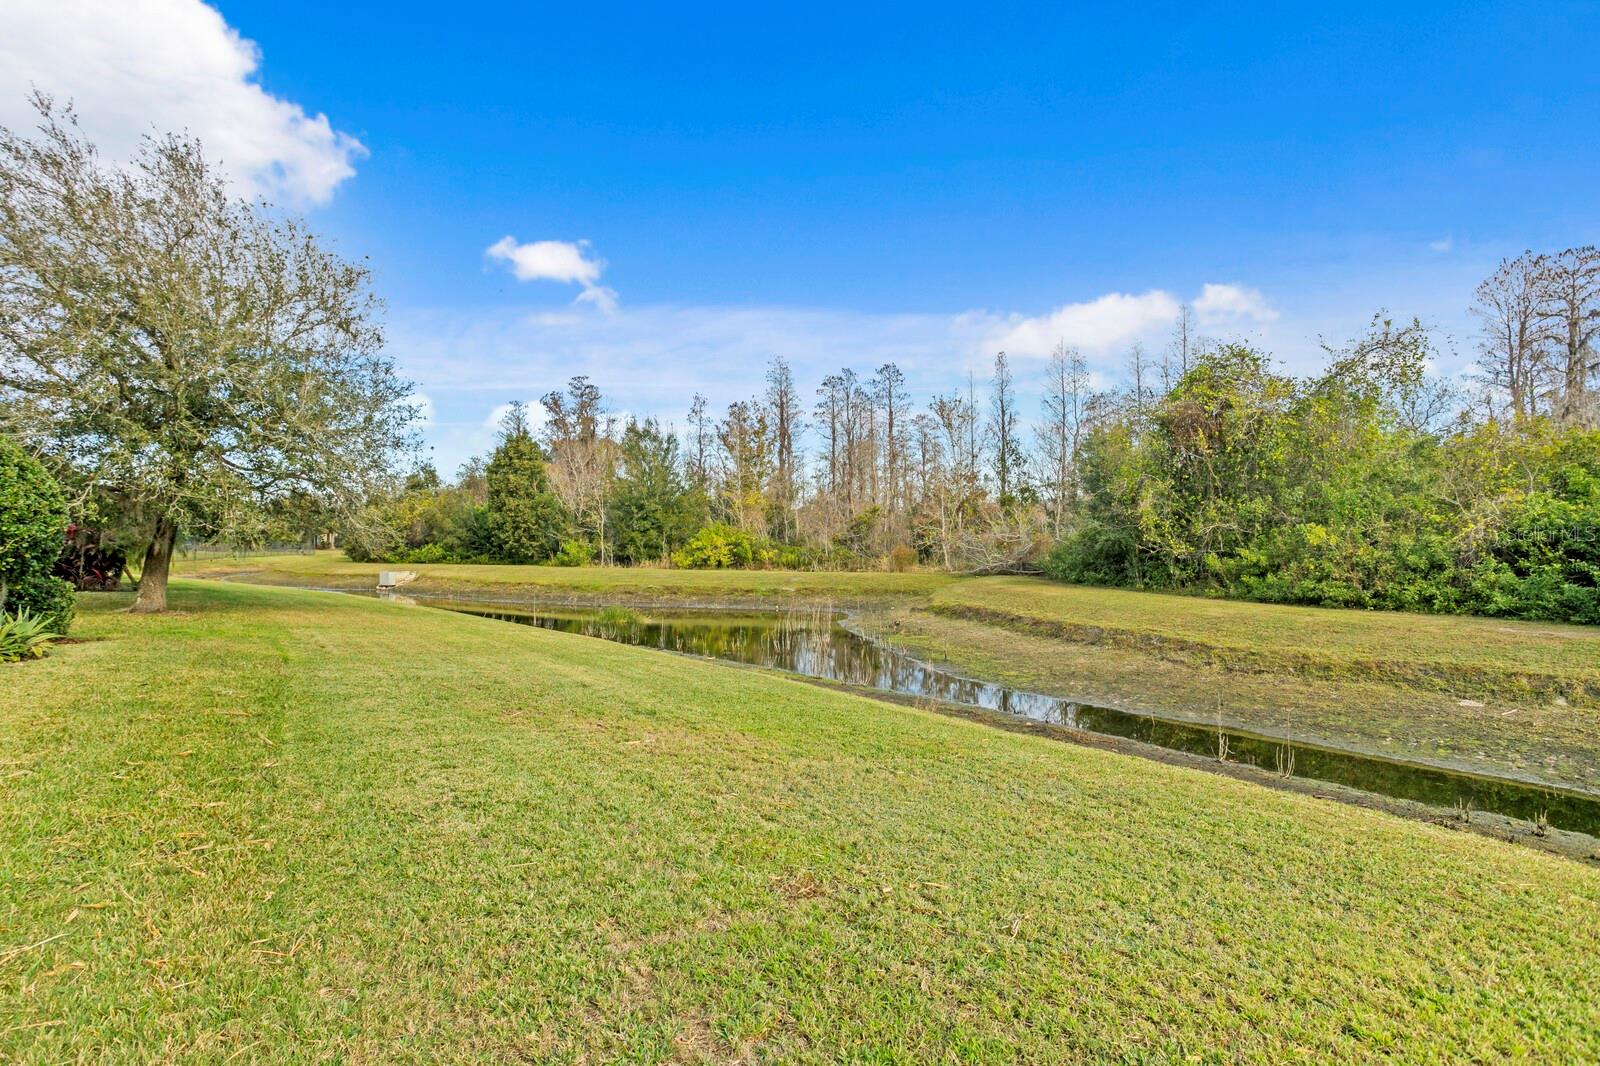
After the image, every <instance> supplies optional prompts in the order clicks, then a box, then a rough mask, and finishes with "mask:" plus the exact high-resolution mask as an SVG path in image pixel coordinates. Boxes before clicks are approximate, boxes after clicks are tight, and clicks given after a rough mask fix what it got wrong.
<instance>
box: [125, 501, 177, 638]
mask: <svg viewBox="0 0 1600 1066" xmlns="http://www.w3.org/2000/svg"><path fill="white" fill-rule="evenodd" d="M177 542H178V524H177V523H176V522H175V521H173V520H172V519H171V518H168V517H165V516H163V517H161V518H158V519H156V529H155V532H154V533H153V534H151V536H150V547H148V548H146V549H145V552H144V569H142V570H141V571H140V572H139V596H138V598H137V599H135V600H134V601H133V610H134V611H135V612H138V613H141V614H154V613H157V612H159V611H165V610H166V609H167V575H168V574H169V573H170V572H171V570H172V548H173V546H174V545H175V544H177Z"/></svg>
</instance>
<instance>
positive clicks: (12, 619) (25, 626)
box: [0, 609, 57, 663]
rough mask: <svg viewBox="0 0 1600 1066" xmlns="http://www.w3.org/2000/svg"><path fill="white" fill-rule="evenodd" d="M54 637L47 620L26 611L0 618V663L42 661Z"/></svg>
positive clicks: (54, 634)
mask: <svg viewBox="0 0 1600 1066" xmlns="http://www.w3.org/2000/svg"><path fill="white" fill-rule="evenodd" d="M56 636H57V634H56V633H55V632H53V631H52V630H51V627H50V623H49V619H47V618H45V617H44V616H43V615H38V614H35V613H33V612H32V611H29V610H27V609H23V610H20V611H18V612H17V613H16V614H13V615H8V616H6V617H0V663H14V662H20V661H21V660H23V659H42V658H44V656H45V653H46V652H47V651H48V650H49V649H50V645H51V644H52V643H53V642H54V641H55V639H56Z"/></svg>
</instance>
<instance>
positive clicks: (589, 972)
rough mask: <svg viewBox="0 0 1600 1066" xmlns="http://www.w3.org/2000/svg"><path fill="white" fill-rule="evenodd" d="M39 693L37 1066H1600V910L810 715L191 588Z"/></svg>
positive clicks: (0, 943) (1218, 787)
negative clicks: (1591, 1065) (948, 1062)
mask: <svg viewBox="0 0 1600 1066" xmlns="http://www.w3.org/2000/svg"><path fill="white" fill-rule="evenodd" d="M122 603H126V597H105V598H99V597H96V598H91V599H90V600H89V602H88V604H87V605H86V608H85V611H84V614H83V617H82V618H81V621H80V623H79V626H78V635H79V636H82V637H86V638H89V640H88V641H87V642H85V643H79V644H72V645H68V646H65V647H63V648H61V649H59V650H58V651H57V652H56V653H55V654H54V655H53V656H52V657H51V658H50V659H47V660H45V661H44V662H42V663H36V664H27V665H23V666H14V667H5V668H0V671H3V672H4V673H5V677H4V684H5V689H6V694H7V698H6V700H5V701H4V703H3V705H0V767H3V773H0V806H3V809H4V810H5V812H6V817H5V818H4V819H0V883H3V884H4V885H5V891H4V892H3V893H0V1057H17V1058H37V1059H41V1060H52V1061H54V1060H62V1059H99V1058H107V1057H111V1058H144V1059H148V1058H184V1057H189V1058H195V1059H204V1060H208V1061H211V1060H221V1059H224V1058H227V1057H228V1056H230V1055H233V1054H236V1053H238V1054H239V1055H240V1057H241V1059H253V1060H258V1061H259V1060H281V1061H288V1060H294V1061H303V1060H305V1059H307V1058H345V1059H361V1060H383V1061H397V1060H398V1061H404V1060H423V1059H427V1060H435V1059H450V1058H457V1059H459V1058H479V1059H502V1060H503V1059H509V1058H516V1057H523V1058H527V1059H530V1060H535V1061H563V1060H574V1059H577V1058H578V1057H580V1056H582V1055H586V1056H587V1057H588V1058H589V1059H591V1060H592V1059H599V1058H607V1057H627V1058H629V1059H632V1060H636V1061H652V1060H657V1061H659V1060H664V1059H670V1058H678V1059H686V1060H692V1059H696V1058H703V1059H710V1060H726V1059H730V1058H734V1057H737V1056H749V1057H752V1058H773V1059H809V1060H819V1061H832V1060H836V1059H839V1058H857V1059H866V1058H870V1059H873V1060H875V1061H890V1060H900V1061H930V1060H933V1059H946V1058H959V1059H963V1060H967V1061H973V1060H980V1061H981V1060H995V1061H999V1060H1007V1061H1011V1060H1016V1059H1025V1060H1030V1061H1046V1060H1071V1059H1078V1060H1085V1059H1095V1060H1103V1059H1105V1058H1122V1057H1126V1058H1142V1059H1173V1060H1178V1059H1182V1060H1185V1061H1218V1062H1221V1061H1240V1060H1252V1059H1253V1060H1262V1061H1269V1060H1270V1061H1286V1060H1294V1059H1299V1058H1305V1059H1310V1060H1323V1061H1360V1060H1376V1059H1392V1058H1401V1059H1409V1060H1432V1061H1441V1060H1451V1059H1454V1060H1463V1061H1465V1060H1478V1061H1482V1060H1491V1059H1501V1058H1506V1057H1513V1056H1535V1057H1541V1058H1544V1059H1545V1060H1547V1061H1580V1060H1587V1059H1593V1058H1595V1057H1596V1056H1597V1055H1600V1006H1597V1004H1600V959H1597V958H1596V957H1595V954H1594V952H1593V951H1592V937H1593V930H1594V928H1595V926H1596V923H1597V922H1600V871H1597V870H1595V869H1594V868H1591V867H1587V866H1584V865H1580V864H1577V863H1572V862H1567V861H1563V860H1558V859H1554V858H1550V857H1547V856H1543V855H1540V854H1537V853H1534V852H1531V851H1528V850H1525V849H1518V848H1513V847H1510V846H1507V845H1503V844H1499V843H1496V842H1494V841H1492V840H1487V839H1484V838H1481V837H1478V836H1474V835H1469V834H1464V833H1452V832H1450V831H1448V830H1445V829H1442V828H1438V827H1434V826H1429V825H1423V824H1418V823H1413V822H1407V821H1402V820H1399V819H1395V818H1391V817H1388V816H1385V815H1382V814H1378V813H1375V812H1370V811H1365V810H1360V809H1356V808H1351V807H1346V806H1342V805H1337V804H1329V803H1325V802H1319V801H1315V800H1311V799H1308V798H1305V797H1301V796H1298V795H1293V794H1288V793H1280V792H1274V791H1269V790H1266V789H1262V788H1260V787H1257V786H1254V785H1250V784H1247V783H1243V782H1238V781H1233V780H1229V779H1225V778H1220V777H1217V776H1213V775H1207V774H1203V773H1198V772H1194V771H1190V770H1186V769H1182V768H1178V767H1171V766H1165V765H1160V764H1155V763H1150V762H1146V761H1142V760H1138V759H1131V758H1127V757H1124V756H1119V755H1116V754H1112V753H1108V752H1102V751H1095V750H1090V749H1085V748H1077V747H1074V746H1071V745H1063V744H1059V743H1053V742H1050V741H1048V740H1044V739H1040V738H1036V737H1029V736H1020V735H1016V734H1012V733H1007V732H1002V731H997V730H990V729H984V728H981V727H978V726H976V725H973V724H971V723H968V722H963V721H957V720H952V719H948V718H943V717H940V716H937V715H933V714H928V713H925V712H922V711H918V710H915V709H911V708H901V707H893V706H888V705H884V704H881V703H876V702H873V701H868V700H863V699H860V698H857V697H854V696H850V695H848V694H844V693H837V692H831V691H825V690H821V689H818V688H816V687H813V686H810V685H805V684H801V683H799V682H795V681H791V680H788V679H784V678H781V677H776V676H773V675H770V674H766V673H761V672H757V671H751V670H742V669H737V668H732V667H726V666H722V665H718V664H712V663H704V662H695V661H690V660H685V659H681V658H677V657H673V656H664V655H659V654H656V653H652V652H649V651H646V650H642V649H634V648H627V647H622V646H618V645H613V644H608V643H604V642H601V641H595V640H585V639H583V638H577V637H570V636H565V635H562V634H558V633H551V632H547V631H542V630H538V629H533V628H526V627H520V626H509V625H505V624H503V623H499V622H495V621H492V620H488V619H478V618H472V617H465V616H460V615H453V614H447V613H444V612H436V611H426V610H418V609H411V608H405V607H401V606H397V605H392V604H385V603H380V602H376V601H364V600H355V599H342V598H338V597H333V596H326V595H320V594H316V593H305V592H296V591H291V590H284V589H264V588H248V587H242V586H219V585H195V584H192V583H178V584H177V585H176V586H175V588H174V594H173V603H174V606H175V607H176V609H177V611H176V613H174V614H172V615H169V616H165V617H156V618H149V617H135V616H130V615H126V614H122V613H117V612H115V611H113V610H112V608H113V607H114V606H115V605H117V604H122Z"/></svg>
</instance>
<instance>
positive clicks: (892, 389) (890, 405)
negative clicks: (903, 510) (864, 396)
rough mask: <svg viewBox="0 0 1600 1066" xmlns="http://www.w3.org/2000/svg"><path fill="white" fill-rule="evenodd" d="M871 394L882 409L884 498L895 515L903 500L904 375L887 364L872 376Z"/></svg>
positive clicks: (906, 404) (895, 367) (890, 364)
mask: <svg viewBox="0 0 1600 1066" xmlns="http://www.w3.org/2000/svg"><path fill="white" fill-rule="evenodd" d="M872 394H873V397H874V399H875V400H876V401H877V404H878V408H879V409H880V410H881V411H882V412H883V444H882V449H881V450H882V452H883V474H884V492H883V499H884V502H885V503H886V504H888V507H889V513H890V514H891V515H895V514H898V513H899V511H900V507H901V504H902V503H903V502H904V492H903V487H902V483H903V482H904V480H905V452H906V430H907V426H906V417H907V414H906V412H907V409H908V408H909V407H910V403H909V401H908V400H907V398H906V376H905V374H904V373H902V372H901V370H900V368H899V367H898V366H895V365H894V364H893V363H884V364H883V365H882V366H880V367H879V368H878V372H877V374H875V375H874V376H873V378H872Z"/></svg>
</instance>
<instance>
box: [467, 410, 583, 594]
mask: <svg viewBox="0 0 1600 1066" xmlns="http://www.w3.org/2000/svg"><path fill="white" fill-rule="evenodd" d="M484 475H485V479H486V480H487V482H488V526H489V535H490V538H491V539H492V541H493V543H494V546H495V549H496V550H495V554H496V555H497V556H498V557H500V558H503V559H505V560H506V561H508V562H513V563H537V562H544V561H545V560H547V559H549V558H551V557H552V556H554V555H555V554H556V552H558V551H560V550H561V542H562V539H563V538H564V537H565V536H566V533H567V530H568V528H569V527H570V523H569V521H568V518H567V512H566V510H565V508H563V507H562V506H561V501H560V500H559V499H558V498H557V497H556V494H555V493H554V492H552V491H551V490H550V477H549V474H548V473H547V472H546V470H545V459H544V451H543V449H541V448H540V447H539V442H538V441H536V440H534V439H533V434H532V432H530V431H529V429H528V416H527V410H526V409H525V408H524V407H523V405H522V404H520V403H514V404H512V405H511V410H510V411H509V412H508V413H507V414H506V417H505V419H504V420H503V421H502V423H501V432H500V443H499V445H498V446H497V447H496V448H495V450H494V454H493V455H492V456H490V458H489V465H488V467H487V468H486V469H485V471H484Z"/></svg>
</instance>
